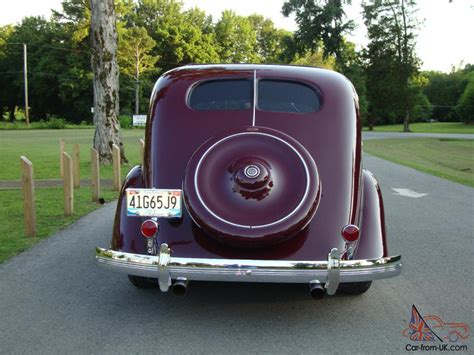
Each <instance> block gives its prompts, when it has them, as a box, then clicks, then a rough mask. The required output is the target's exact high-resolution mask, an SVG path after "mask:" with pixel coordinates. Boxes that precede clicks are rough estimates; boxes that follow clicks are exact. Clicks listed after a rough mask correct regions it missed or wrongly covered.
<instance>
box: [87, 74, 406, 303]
mask: <svg viewBox="0 0 474 355" xmlns="http://www.w3.org/2000/svg"><path fill="white" fill-rule="evenodd" d="M148 117H149V120H148V122H147V126H146V137H145V138H146V144H145V156H144V164H143V166H136V167H135V168H133V169H132V170H131V171H130V173H129V174H128V176H127V177H126V180H125V183H124V185H123V188H122V191H121V195H120V199H119V201H118V206H117V213H116V216H115V226H114V231H113V237H112V244H111V247H110V249H102V248H97V250H96V260H97V263H98V264H99V265H100V266H102V267H105V268H108V269H111V270H114V271H119V272H123V273H125V274H128V275H129V279H130V281H131V282H132V283H133V284H134V285H135V286H138V287H154V286H159V287H160V289H161V290H162V291H167V290H168V289H169V288H171V289H172V290H173V291H174V292H175V293H176V294H180V293H184V292H185V291H186V287H187V284H188V282H189V281H191V280H193V281H235V282H276V283H279V282H282V283H283V282H285V283H307V284H308V285H309V286H310V291H311V295H312V296H313V297H315V298H319V297H322V296H324V294H326V293H327V294H329V295H333V294H335V293H336V291H337V290H338V289H339V290H342V291H345V292H347V293H355V294H357V293H362V292H365V291H366V290H367V289H368V288H369V287H370V284H371V282H372V280H376V279H382V278H389V277H393V276H397V275H399V274H400V271H401V258H400V256H392V257H391V256H389V255H388V252H387V243H386V233H385V224H384V223H385V222H384V209H383V203H382V196H381V192H380V188H379V186H378V183H377V181H376V180H375V178H374V176H373V175H372V174H371V173H370V172H368V171H366V170H363V169H362V149H361V148H362V143H361V121H360V117H359V109H358V99H357V94H356V92H355V90H354V88H353V86H352V85H351V83H350V82H349V80H347V79H346V78H345V77H344V76H342V75H340V74H338V73H336V72H333V71H328V70H323V69H316V68H309V67H295V66H274V65H190V66H185V67H181V68H177V69H174V70H171V71H169V72H167V73H166V74H164V75H163V76H162V77H161V78H160V79H159V80H158V82H157V83H156V85H155V88H154V90H153V94H152V98H151V104H150V111H149V116H148Z"/></svg>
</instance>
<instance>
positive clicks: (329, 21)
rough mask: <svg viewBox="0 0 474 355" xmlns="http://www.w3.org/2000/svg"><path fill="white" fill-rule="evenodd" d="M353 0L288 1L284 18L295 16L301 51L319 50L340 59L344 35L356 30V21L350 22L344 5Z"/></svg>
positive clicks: (284, 10) (296, 35)
mask: <svg viewBox="0 0 474 355" xmlns="http://www.w3.org/2000/svg"><path fill="white" fill-rule="evenodd" d="M350 3H351V0H287V1H285V3H284V4H283V8H282V13H283V15H284V16H289V15H291V14H294V15H295V20H296V23H297V24H298V30H297V31H296V33H295V38H296V40H297V42H298V43H299V44H300V45H299V51H300V52H303V53H305V52H306V51H307V50H308V49H309V50H311V51H315V50H318V49H320V48H321V47H322V50H323V52H324V56H325V57H328V56H330V55H334V56H335V57H336V60H338V58H339V56H340V54H341V50H342V45H343V38H344V33H346V32H348V31H350V30H351V29H353V27H354V25H353V22H352V21H350V20H347V19H346V15H345V11H344V5H345V4H350Z"/></svg>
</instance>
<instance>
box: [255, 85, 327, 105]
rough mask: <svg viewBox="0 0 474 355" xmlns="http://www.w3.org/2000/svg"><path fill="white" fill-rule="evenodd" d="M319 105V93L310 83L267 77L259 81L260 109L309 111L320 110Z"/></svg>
mask: <svg viewBox="0 0 474 355" xmlns="http://www.w3.org/2000/svg"><path fill="white" fill-rule="evenodd" d="M319 106H320V100H319V95H318V94H317V92H316V91H315V90H314V89H312V88H311V87H309V86H308V85H305V84H301V83H297V82H294V81H281V80H266V79H264V80H260V81H259V82H258V108H259V110H262V111H272V112H298V113H308V112H316V111H318V110H319Z"/></svg>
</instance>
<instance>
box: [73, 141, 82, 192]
mask: <svg viewBox="0 0 474 355" xmlns="http://www.w3.org/2000/svg"><path fill="white" fill-rule="evenodd" d="M80 151H81V147H80V146H79V144H74V148H73V153H72V161H73V170H74V188H78V187H81V174H80V171H79V169H80V166H79V163H80V160H79V157H80V154H81V153H80Z"/></svg>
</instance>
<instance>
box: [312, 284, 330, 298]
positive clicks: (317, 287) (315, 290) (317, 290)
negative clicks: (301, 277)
mask: <svg viewBox="0 0 474 355" xmlns="http://www.w3.org/2000/svg"><path fill="white" fill-rule="evenodd" d="M309 293H310V295H311V297H312V298H313V299H314V300H320V299H323V298H324V296H326V291H325V290H324V287H323V285H322V284H321V283H320V282H319V281H311V282H310V283H309Z"/></svg>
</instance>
